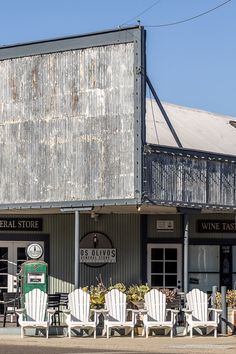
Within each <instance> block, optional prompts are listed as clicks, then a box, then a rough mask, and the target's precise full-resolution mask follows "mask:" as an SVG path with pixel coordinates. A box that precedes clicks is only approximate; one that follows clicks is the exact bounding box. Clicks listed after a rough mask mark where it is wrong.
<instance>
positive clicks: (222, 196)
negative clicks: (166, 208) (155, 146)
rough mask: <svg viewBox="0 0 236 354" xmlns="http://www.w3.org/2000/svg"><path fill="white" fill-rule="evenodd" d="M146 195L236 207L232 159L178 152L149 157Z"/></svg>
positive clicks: (181, 201) (234, 164)
mask: <svg viewBox="0 0 236 354" xmlns="http://www.w3.org/2000/svg"><path fill="white" fill-rule="evenodd" d="M146 161H147V171H148V172H147V181H148V183H147V195H148V197H149V198H150V199H151V200H153V201H156V202H163V203H169V202H171V203H173V204H177V203H183V204H184V203H187V204H190V205H191V206H194V205H197V206H198V205H199V206H202V205H203V206H204V205H211V206H212V205H213V206H219V207H220V206H222V207H232V208H235V205H236V193H235V187H236V179H235V175H236V163H235V160H233V159H226V158H225V157H224V158H220V157H218V158H217V157H212V156H211V157H210V156H209V158H207V157H206V156H205V157H203V156H201V155H199V153H198V154H197V152H196V154H194V155H193V154H192V156H191V155H190V154H187V153H186V152H185V153H183V152H179V153H178V154H174V153H171V152H169V153H168V154H167V153H165V152H162V153H161V152H159V153H151V154H150V155H148V157H147V160H146Z"/></svg>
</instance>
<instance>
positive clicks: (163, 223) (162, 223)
mask: <svg viewBox="0 0 236 354" xmlns="http://www.w3.org/2000/svg"><path fill="white" fill-rule="evenodd" d="M156 228H157V230H158V231H161V232H165V231H174V220H157V222H156Z"/></svg>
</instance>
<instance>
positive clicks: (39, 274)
mask: <svg viewBox="0 0 236 354" xmlns="http://www.w3.org/2000/svg"><path fill="white" fill-rule="evenodd" d="M26 254H27V257H28V259H29V260H27V261H26V262H24V263H22V264H21V271H20V274H19V275H20V292H21V301H22V305H23V304H24V299H25V294H26V293H28V292H29V291H31V290H33V289H40V290H42V291H44V292H45V293H47V292H48V264H47V263H46V262H44V261H42V260H39V258H41V257H42V255H43V248H42V246H41V245H40V244H38V243H32V244H29V246H28V247H27V250H26Z"/></svg>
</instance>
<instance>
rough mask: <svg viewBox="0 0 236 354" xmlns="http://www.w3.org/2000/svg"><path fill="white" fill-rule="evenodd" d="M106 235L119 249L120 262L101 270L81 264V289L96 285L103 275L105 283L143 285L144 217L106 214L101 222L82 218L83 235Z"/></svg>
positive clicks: (118, 258)
mask: <svg viewBox="0 0 236 354" xmlns="http://www.w3.org/2000/svg"><path fill="white" fill-rule="evenodd" d="M91 231H96V232H99V231H100V232H104V233H105V234H106V235H108V236H109V238H110V239H111V240H112V243H113V246H114V248H116V249H117V262H116V263H113V264H112V263H110V264H106V265H105V266H103V267H99V268H90V267H88V266H86V265H85V264H81V285H83V286H85V285H89V284H94V283H96V278H98V277H99V275H101V277H102V279H103V281H104V283H105V284H106V285H108V283H109V282H110V281H111V282H112V283H116V282H125V283H126V284H132V283H137V282H140V281H141V280H140V277H141V274H140V268H141V260H140V257H141V256H140V252H141V251H140V217H139V215H133V214H127V215H120V214H112V215H111V214H109V215H106V214H103V215H101V216H99V219H98V222H95V221H94V220H92V219H91V218H89V217H86V220H85V217H84V218H83V217H82V225H81V235H84V234H86V233H88V232H91Z"/></svg>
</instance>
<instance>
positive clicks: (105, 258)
mask: <svg viewBox="0 0 236 354" xmlns="http://www.w3.org/2000/svg"><path fill="white" fill-rule="evenodd" d="M80 262H81V263H116V249H115V248H81V249H80Z"/></svg>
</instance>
